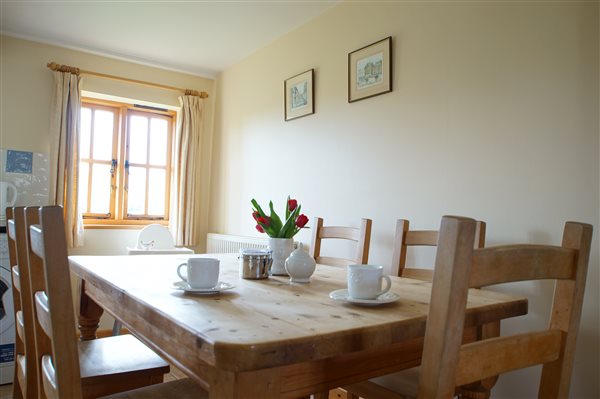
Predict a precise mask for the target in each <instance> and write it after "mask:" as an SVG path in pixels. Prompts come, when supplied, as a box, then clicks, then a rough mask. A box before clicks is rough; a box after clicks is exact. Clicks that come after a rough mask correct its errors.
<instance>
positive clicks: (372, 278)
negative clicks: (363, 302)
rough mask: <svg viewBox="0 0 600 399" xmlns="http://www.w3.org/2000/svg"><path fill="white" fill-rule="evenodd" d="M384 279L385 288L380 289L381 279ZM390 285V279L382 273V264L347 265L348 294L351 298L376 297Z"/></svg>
mask: <svg viewBox="0 0 600 399" xmlns="http://www.w3.org/2000/svg"><path fill="white" fill-rule="evenodd" d="M382 280H385V282H386V285H385V288H384V289H383V290H382V289H381V281H382ZM391 287H392V280H391V279H390V277H389V276H387V275H385V274H383V266H376V265H349V266H348V295H349V296H350V298H353V299H377V297H378V296H379V295H381V294H385V293H386V292H388V291H389V290H390V288H391Z"/></svg>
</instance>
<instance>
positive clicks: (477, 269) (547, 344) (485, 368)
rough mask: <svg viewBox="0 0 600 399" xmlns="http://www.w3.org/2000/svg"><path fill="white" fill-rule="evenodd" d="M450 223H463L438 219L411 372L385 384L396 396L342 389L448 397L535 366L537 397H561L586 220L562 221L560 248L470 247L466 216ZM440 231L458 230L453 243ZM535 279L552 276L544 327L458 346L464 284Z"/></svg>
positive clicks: (581, 286) (587, 241)
mask: <svg viewBox="0 0 600 399" xmlns="http://www.w3.org/2000/svg"><path fill="white" fill-rule="evenodd" d="M457 223H458V224H464V223H465V222H464V220H463V221H461V220H458V221H457V220H453V219H452V218H448V217H444V219H443V220H442V229H441V232H440V243H439V245H438V251H437V257H436V265H435V273H434V277H433V288H432V295H431V305H430V311H429V316H428V320H427V327H426V331H425V341H424V347H423V356H422V361H421V367H420V372H419V373H418V376H417V377H415V374H414V373H413V374H411V373H410V372H409V373H408V374H411V377H409V379H406V378H402V375H403V372H400V373H396V374H394V377H395V381H396V382H397V384H396V386H394V387H393V388H395V389H396V390H400V389H402V395H401V396H398V392H396V391H395V390H390V389H385V388H383V387H381V386H380V385H378V384H376V383H374V382H372V381H366V382H362V383H358V384H354V385H351V386H347V387H345V388H346V389H347V390H348V391H350V392H352V393H354V394H359V395H361V396H363V397H376V398H392V397H396V398H397V397H407V396H408V397H415V396H416V397H418V398H451V397H453V396H454V395H455V393H456V387H458V386H461V385H465V384H468V383H471V382H473V381H479V380H482V379H485V378H488V377H492V376H495V375H499V374H501V373H504V372H508V371H512V370H517V369H520V368H526V367H530V366H533V365H537V364H543V368H542V375H541V379H540V385H539V390H538V396H539V397H540V398H558V397H561V398H566V397H568V396H569V384H570V379H571V372H572V368H573V360H574V354H575V344H576V341H577V333H578V330H579V322H580V319H581V308H582V305H583V295H584V291H585V280H586V275H587V268H588V261H589V253H590V246H591V240H592V226H591V225H588V224H582V223H575V222H567V223H566V224H565V228H564V231H563V240H562V246H561V247H557V246H549V245H530V244H521V245H505V246H500V247H492V248H481V249H475V250H472V245H471V243H472V239H473V238H474V230H475V229H474V221H472V222H471V226H472V227H471V229H472V232H470V235H469V234H466V233H465V234H462V233H461V232H460V230H462V227H459V228H458V230H459V231H458V234H456V230H457V229H456V228H455V227H453V226H452V225H456V224H457ZM448 233H451V234H450V237H452V241H455V239H454V237H459V238H460V237H461V236H462V238H460V239H459V242H457V245H455V246H454V249H453V246H449V245H448V244H447V241H448V240H447V236H449V234H448ZM471 251H472V253H470V252H471ZM538 279H552V280H556V282H555V284H556V285H555V291H554V300H553V304H552V311H551V317H550V322H549V327H548V328H547V329H545V330H541V331H533V332H528V333H522V334H515V335H511V336H505V337H496V338H491V339H485V340H481V341H476V342H471V343H467V344H464V345H461V341H462V334H463V329H462V326H463V323H464V319H465V313H466V310H465V306H466V301H467V296H468V289H469V287H485V286H488V285H494V284H500V283H509V282H515V281H526V280H538ZM457 327H459V328H457ZM411 371H412V372H414V371H415V370H411ZM386 377H387V376H386ZM386 377H384V379H385V378H386ZM410 378H412V383H411V379H410ZM380 381H381V380H380ZM415 381H418V385H416V384H415V383H414V382H415ZM389 382H392V381H389Z"/></svg>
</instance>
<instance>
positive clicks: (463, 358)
mask: <svg viewBox="0 0 600 399" xmlns="http://www.w3.org/2000/svg"><path fill="white" fill-rule="evenodd" d="M562 337H563V333H562V332H561V331H558V330H545V331H540V332H534V333H524V334H519V335H512V336H509V337H500V338H492V339H488V340H485V341H477V342H473V343H470V344H466V345H463V347H462V348H461V351H460V356H459V361H458V366H457V370H456V385H457V386H460V385H464V384H468V383H470V382H473V381H478V380H480V379H482V378H486V377H492V376H495V375H498V374H500V373H505V372H508V371H512V370H517V369H521V368H525V367H530V366H534V365H536V364H544V363H548V362H552V361H554V360H556V359H558V357H559V355H560V348H561V342H562Z"/></svg>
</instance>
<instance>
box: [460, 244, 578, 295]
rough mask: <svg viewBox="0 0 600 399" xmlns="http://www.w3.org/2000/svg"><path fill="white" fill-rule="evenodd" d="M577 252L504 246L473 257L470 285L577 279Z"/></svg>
mask: <svg viewBox="0 0 600 399" xmlns="http://www.w3.org/2000/svg"><path fill="white" fill-rule="evenodd" d="M575 257H576V252H575V251H574V250H571V249H567V248H562V247H551V246H542V245H528V244H521V245H504V246H499V247H491V248H481V249H477V250H476V251H475V252H474V253H473V269H472V271H471V279H470V283H469V285H470V286H471V287H485V286H488V285H493V284H500V283H508V282H513V281H524V280H541V279H559V280H561V279H573V278H574V277H575Z"/></svg>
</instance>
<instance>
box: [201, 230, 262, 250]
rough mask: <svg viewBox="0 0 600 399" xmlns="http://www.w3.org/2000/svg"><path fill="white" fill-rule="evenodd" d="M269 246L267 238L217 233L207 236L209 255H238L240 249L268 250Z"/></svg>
mask: <svg viewBox="0 0 600 399" xmlns="http://www.w3.org/2000/svg"><path fill="white" fill-rule="evenodd" d="M268 246H269V241H268V239H266V238H256V237H243V236H234V235H231V234H216V233H208V235H207V236H206V252H207V253H209V254H222V253H238V252H239V250H240V248H255V249H266V248H268Z"/></svg>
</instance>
